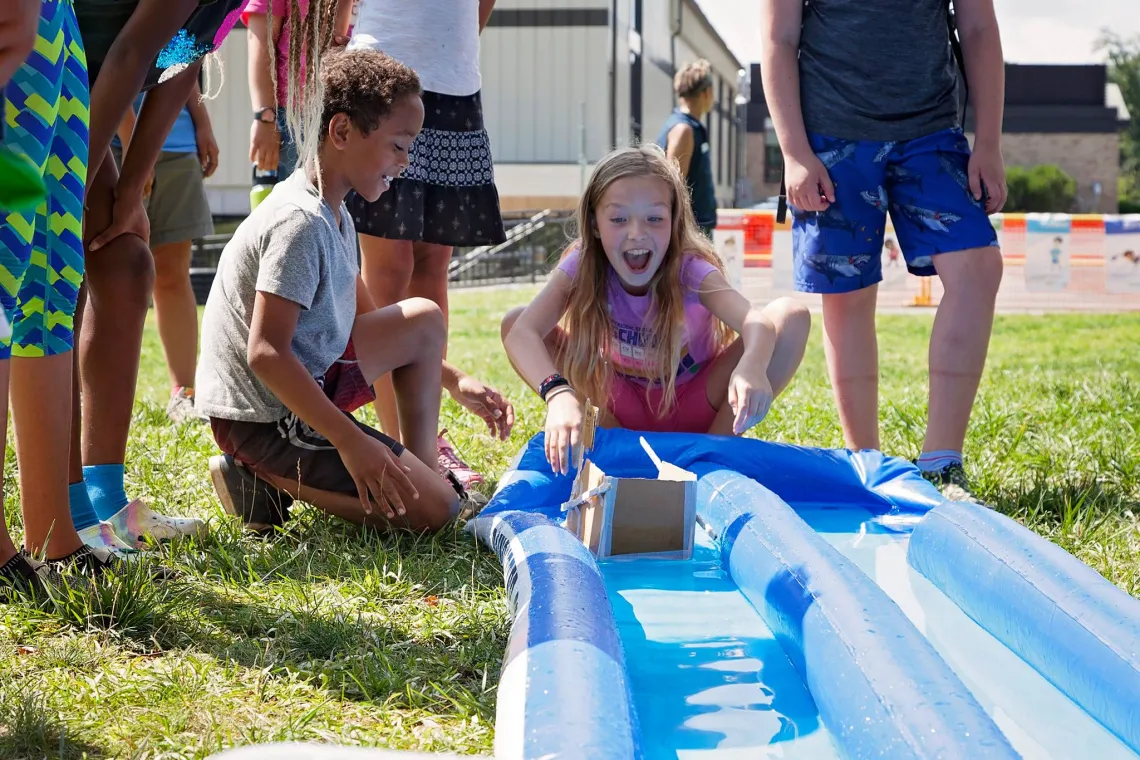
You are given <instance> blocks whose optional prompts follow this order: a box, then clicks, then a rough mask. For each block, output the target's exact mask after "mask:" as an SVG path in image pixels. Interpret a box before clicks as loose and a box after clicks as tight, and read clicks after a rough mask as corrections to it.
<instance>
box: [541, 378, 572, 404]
mask: <svg viewBox="0 0 1140 760" xmlns="http://www.w3.org/2000/svg"><path fill="white" fill-rule="evenodd" d="M563 385H565V386H569V385H570V381H569V380H567V379H566V378H564V377H562V375H559V374H557V373H555V374H553V375H551V376H550V377H548V378H546V379H545V380H543V381H542V384H541V385H539V386H538V395H539V396H541V397H542V400H543V401H546V394H548V393H550V392H551V391H552V390H554V389H555V388H558V387H560V386H563Z"/></svg>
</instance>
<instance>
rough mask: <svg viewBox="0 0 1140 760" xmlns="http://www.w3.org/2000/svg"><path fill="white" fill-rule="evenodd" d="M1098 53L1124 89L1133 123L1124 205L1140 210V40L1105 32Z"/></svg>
mask: <svg viewBox="0 0 1140 760" xmlns="http://www.w3.org/2000/svg"><path fill="white" fill-rule="evenodd" d="M1096 49H1097V50H1098V51H1101V52H1103V53H1104V54H1105V56H1106V57H1107V58H1108V78H1109V81H1111V82H1113V83H1115V84H1116V86H1118V87H1119V88H1120V93H1121V95H1123V96H1124V103H1125V105H1127V106H1128V111H1129V112H1130V113H1131V115H1132V121H1131V122H1130V123H1129V125H1128V128H1127V129H1126V130H1125V131H1124V134H1123V135H1122V136H1121V141H1120V202H1121V205H1122V206H1124V205H1127V206H1130V207H1134V206H1140V36H1137V37H1131V38H1125V37H1121V36H1120V35H1118V34H1116V33H1114V32H1111V31H1109V30H1107V29H1105V30H1103V31H1102V33H1101V37H1100V39H1099V40H1098V41H1097V45H1096Z"/></svg>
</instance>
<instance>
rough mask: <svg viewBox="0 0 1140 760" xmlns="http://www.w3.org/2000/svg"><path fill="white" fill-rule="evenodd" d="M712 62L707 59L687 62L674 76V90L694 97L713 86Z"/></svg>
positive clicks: (682, 94)
mask: <svg viewBox="0 0 1140 760" xmlns="http://www.w3.org/2000/svg"><path fill="white" fill-rule="evenodd" d="M712 84H713V82H712V64H710V63H709V62H708V61H706V60H705V59H703V58H702V59H700V60H699V61H693V62H692V63H687V64H685V65H684V66H683V67H682V68H681V70H680V71H678V72H677V74H676V76H674V77H673V92H675V93H676V94H677V96H678V97H682V98H692V97H696V96H697V95H700V94H701V93H702V92H704V91H705V90H707V89H708V88H710V87H712Z"/></svg>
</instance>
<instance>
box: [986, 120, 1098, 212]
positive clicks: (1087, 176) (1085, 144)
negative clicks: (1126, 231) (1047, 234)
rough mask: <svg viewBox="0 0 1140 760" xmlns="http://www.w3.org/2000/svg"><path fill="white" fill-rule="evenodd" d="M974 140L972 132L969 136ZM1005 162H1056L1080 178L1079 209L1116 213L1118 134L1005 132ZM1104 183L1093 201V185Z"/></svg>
mask: <svg viewBox="0 0 1140 760" xmlns="http://www.w3.org/2000/svg"><path fill="white" fill-rule="evenodd" d="M970 142H971V144H972V143H973V135H971V136H970ZM1002 153H1003V154H1004V155H1005V163H1006V166H1023V167H1026V168H1028V167H1032V166H1036V165H1038V164H1056V165H1057V166H1059V167H1060V168H1061V169H1062V170H1063V171H1064V172H1065V173H1066V174H1068V175H1069V176H1070V177H1072V178H1073V179H1075V180H1076V181H1077V209H1076V210H1077V211H1078V212H1081V213H1100V214H1115V213H1116V211H1117V198H1116V190H1117V188H1116V180H1117V176H1118V175H1119V171H1120V170H1119V161H1120V136H1119V135H1118V134H1040V133H1016V134H1009V133H1007V134H1005V135H1003V136H1002ZM1094 182H1100V183H1101V185H1102V190H1101V196H1100V201H1099V202H1098V203H1096V204H1095V206H1094V203H1093V192H1092V185H1093V183H1094Z"/></svg>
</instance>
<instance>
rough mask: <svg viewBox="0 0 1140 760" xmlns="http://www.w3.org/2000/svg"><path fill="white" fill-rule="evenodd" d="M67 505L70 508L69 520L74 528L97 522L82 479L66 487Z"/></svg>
mask: <svg viewBox="0 0 1140 760" xmlns="http://www.w3.org/2000/svg"><path fill="white" fill-rule="evenodd" d="M67 505H68V506H69V507H70V508H71V522H73V523H74V524H75V529H76V530H83V529H84V528H90V527H91V526H92V525H98V524H99V515H97V514H95V507H93V506H92V505H91V497H90V496H89V495H88V494H87V484H86V483H84V482H83V481H82V480H81V481H79V482H78V483H72V484H71V485H69V486H68V487H67Z"/></svg>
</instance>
